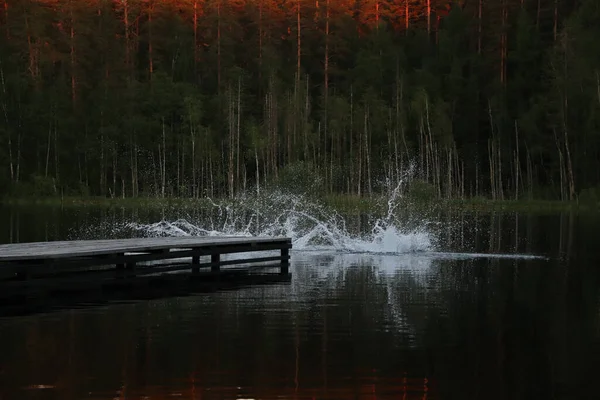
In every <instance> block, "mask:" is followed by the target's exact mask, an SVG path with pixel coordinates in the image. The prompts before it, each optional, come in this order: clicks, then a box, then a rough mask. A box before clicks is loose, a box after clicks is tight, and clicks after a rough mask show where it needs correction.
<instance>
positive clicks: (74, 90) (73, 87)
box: [69, 0, 77, 106]
mask: <svg viewBox="0 0 600 400" xmlns="http://www.w3.org/2000/svg"><path fill="white" fill-rule="evenodd" d="M69 16H70V19H71V30H70V35H69V37H70V42H69V44H70V56H71V101H72V102H73V106H75V103H76V99H77V79H76V77H75V19H74V18H73V1H72V0H71V1H70V2H69Z"/></svg>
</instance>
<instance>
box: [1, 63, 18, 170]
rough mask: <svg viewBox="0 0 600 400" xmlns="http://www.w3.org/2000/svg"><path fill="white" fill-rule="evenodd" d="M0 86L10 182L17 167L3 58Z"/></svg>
mask: <svg viewBox="0 0 600 400" xmlns="http://www.w3.org/2000/svg"><path fill="white" fill-rule="evenodd" d="M0 84H2V114H3V116H4V122H5V123H6V133H7V142H8V165H9V169H10V180H11V181H14V180H15V167H14V161H13V153H12V134H11V129H10V126H11V123H10V120H9V118H8V105H7V102H8V93H7V91H6V80H5V78H4V66H3V65H2V58H0Z"/></svg>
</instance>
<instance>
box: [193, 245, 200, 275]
mask: <svg viewBox="0 0 600 400" xmlns="http://www.w3.org/2000/svg"><path fill="white" fill-rule="evenodd" d="M194 250H196V249H194ZM198 272H200V256H199V255H195V256H192V273H194V274H197V273H198Z"/></svg>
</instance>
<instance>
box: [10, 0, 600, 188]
mask: <svg viewBox="0 0 600 400" xmlns="http://www.w3.org/2000/svg"><path fill="white" fill-rule="evenodd" d="M598 38H600V2H599V1H598V0H0V196H2V195H10V196H55V195H71V196H106V197H140V196H146V197H148V196H157V197H170V196H177V197H194V198H198V197H204V196H211V197H213V196H214V197H227V196H234V195H235V194H236V193H239V192H241V191H244V190H247V189H249V188H255V187H261V186H264V185H265V184H267V183H268V182H274V181H277V180H278V179H280V180H281V179H288V177H289V176H300V177H304V178H305V180H307V179H309V180H311V181H312V180H317V181H318V182H319V188H320V189H319V190H321V191H322V192H323V193H326V194H344V195H352V196H370V195H373V194H374V193H377V191H378V190H380V189H381V182H382V180H384V179H391V180H397V179H398V178H399V177H400V176H401V175H402V174H403V171H405V170H406V166H407V165H409V164H411V163H412V164H413V165H415V171H417V172H416V175H417V179H418V180H419V181H420V182H426V183H427V185H428V187H430V188H431V190H432V191H433V192H434V194H435V196H436V197H437V198H471V197H476V196H482V197H487V198H490V199H534V198H535V199H555V200H576V199H578V198H580V197H585V196H596V195H599V194H600V41H599V40H598ZM317 178H318V179H317Z"/></svg>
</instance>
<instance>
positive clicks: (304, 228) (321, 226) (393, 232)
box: [127, 179, 435, 254]
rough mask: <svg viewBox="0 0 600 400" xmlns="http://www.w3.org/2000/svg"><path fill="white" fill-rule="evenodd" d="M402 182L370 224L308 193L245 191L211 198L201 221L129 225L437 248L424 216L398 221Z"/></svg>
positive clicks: (156, 232) (345, 247)
mask: <svg viewBox="0 0 600 400" xmlns="http://www.w3.org/2000/svg"><path fill="white" fill-rule="evenodd" d="M404 182H405V180H404V179H401V180H400V181H399V182H396V184H395V185H393V186H391V185H390V187H392V190H391V191H390V195H389V197H388V198H387V199H385V203H386V204H385V205H386V207H384V208H385V214H384V216H383V217H377V216H374V215H367V218H366V219H367V220H368V221H370V222H367V224H368V225H370V227H369V226H366V227H365V226H364V224H363V226H360V222H357V221H358V220H359V219H360V216H355V217H350V218H349V219H346V218H344V217H342V216H341V215H340V214H339V213H338V212H337V211H335V210H331V209H329V208H328V207H326V206H324V205H322V204H320V203H319V202H317V201H314V200H311V199H310V198H309V197H307V196H304V195H295V194H289V193H283V192H281V191H279V190H275V191H271V192H269V193H265V191H262V193H261V194H260V195H256V194H254V193H252V194H249V193H244V194H242V195H240V196H238V197H237V198H235V199H233V200H231V201H224V202H222V203H217V202H214V201H212V200H211V208H212V210H209V212H208V213H207V216H206V217H205V218H202V219H201V220H198V221H193V222H192V221H189V220H187V219H177V220H174V221H164V220H163V221H160V222H156V223H152V224H140V223H129V224H128V225H127V228H129V229H133V230H134V231H135V232H137V234H141V235H142V236H150V237H156V236H267V237H273V236H287V237H291V238H292V241H293V248H294V250H296V251H297V250H301V251H311V250H317V251H335V252H353V253H377V254H402V253H416V252H424V251H432V250H435V249H434V246H433V242H434V240H433V239H434V238H433V234H432V233H431V232H430V231H429V230H428V227H427V224H426V223H425V222H424V221H418V223H417V224H416V225H417V227H416V228H403V227H401V226H399V224H400V223H399V218H398V215H397V211H398V207H399V202H400V199H401V193H402V188H403V186H404ZM355 220H356V221H355ZM349 225H352V227H351V228H349ZM357 225H358V226H357ZM413 225H414V224H413Z"/></svg>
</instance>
